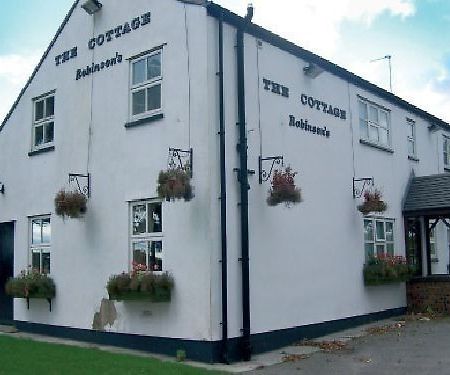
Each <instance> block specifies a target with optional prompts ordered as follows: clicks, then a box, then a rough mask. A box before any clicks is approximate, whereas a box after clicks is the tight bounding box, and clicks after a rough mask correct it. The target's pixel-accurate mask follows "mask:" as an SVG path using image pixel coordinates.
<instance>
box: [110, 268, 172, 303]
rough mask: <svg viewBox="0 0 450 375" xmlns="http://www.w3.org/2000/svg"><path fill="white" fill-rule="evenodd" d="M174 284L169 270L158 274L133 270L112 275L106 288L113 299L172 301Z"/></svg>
mask: <svg viewBox="0 0 450 375" xmlns="http://www.w3.org/2000/svg"><path fill="white" fill-rule="evenodd" d="M173 286H174V282H173V278H172V276H171V275H170V274H169V273H167V272H165V273H161V274H159V273H158V274H156V273H153V272H149V271H135V270H133V271H132V272H130V273H125V272H124V273H121V274H119V275H112V276H111V277H110V278H109V280H108V284H107V286H106V289H107V290H108V294H109V299H111V300H116V301H147V302H170V299H171V291H172V288H173Z"/></svg>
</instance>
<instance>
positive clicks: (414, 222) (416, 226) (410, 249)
mask: <svg viewBox="0 0 450 375" xmlns="http://www.w3.org/2000/svg"><path fill="white" fill-rule="evenodd" d="M405 225H406V257H407V259H408V263H409V264H412V265H414V266H416V276H422V236H421V223H420V220H419V219H416V218H408V219H405Z"/></svg>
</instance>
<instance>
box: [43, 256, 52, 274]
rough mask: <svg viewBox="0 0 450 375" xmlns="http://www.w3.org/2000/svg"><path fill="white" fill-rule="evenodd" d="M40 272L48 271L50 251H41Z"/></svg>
mask: <svg viewBox="0 0 450 375" xmlns="http://www.w3.org/2000/svg"><path fill="white" fill-rule="evenodd" d="M42 273H50V253H49V252H44V251H43V252H42Z"/></svg>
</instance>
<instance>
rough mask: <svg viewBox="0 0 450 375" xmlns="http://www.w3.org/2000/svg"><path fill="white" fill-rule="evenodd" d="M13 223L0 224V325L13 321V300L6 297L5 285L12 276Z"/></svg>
mask: <svg viewBox="0 0 450 375" xmlns="http://www.w3.org/2000/svg"><path fill="white" fill-rule="evenodd" d="M13 267H14V223H4V224H0V324H9V323H12V321H13V299H12V298H11V297H9V296H7V295H6V293H5V284H6V280H8V278H9V277H11V276H13Z"/></svg>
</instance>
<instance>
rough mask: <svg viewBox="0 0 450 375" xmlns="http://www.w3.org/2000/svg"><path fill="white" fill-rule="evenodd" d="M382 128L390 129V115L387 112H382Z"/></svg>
mask: <svg viewBox="0 0 450 375" xmlns="http://www.w3.org/2000/svg"><path fill="white" fill-rule="evenodd" d="M380 126H381V127H383V128H386V129H387V128H388V114H387V112H385V111H380Z"/></svg>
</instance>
